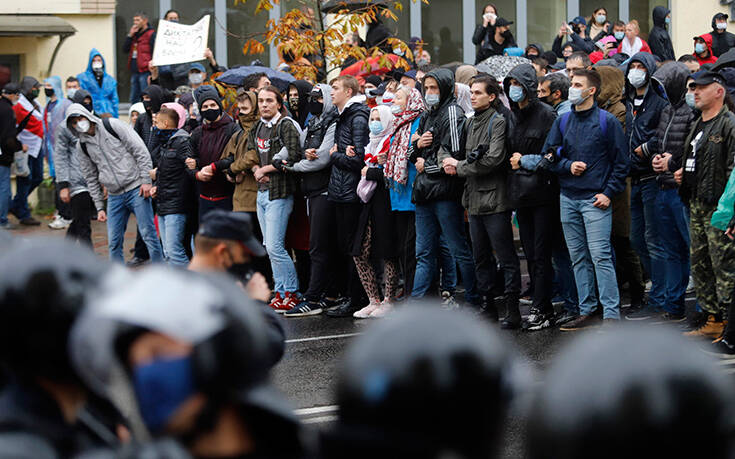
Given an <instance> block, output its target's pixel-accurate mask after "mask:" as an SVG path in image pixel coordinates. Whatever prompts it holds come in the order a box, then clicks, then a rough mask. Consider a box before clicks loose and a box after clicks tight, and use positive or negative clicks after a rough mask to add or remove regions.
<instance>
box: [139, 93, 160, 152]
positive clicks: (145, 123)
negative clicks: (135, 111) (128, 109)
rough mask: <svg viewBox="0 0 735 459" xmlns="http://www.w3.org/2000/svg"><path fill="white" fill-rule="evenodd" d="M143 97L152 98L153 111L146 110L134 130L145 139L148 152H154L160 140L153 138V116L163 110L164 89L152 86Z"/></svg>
mask: <svg viewBox="0 0 735 459" xmlns="http://www.w3.org/2000/svg"><path fill="white" fill-rule="evenodd" d="M143 95H146V96H148V97H150V98H151V105H150V107H151V110H150V112H149V111H148V110H147V109H146V111H145V112H144V113H141V114H140V116H138V119H137V120H136V121H135V127H133V129H134V130H135V132H137V133H138V135H139V136H140V138H141V139H143V143H145V146H146V147H147V148H148V151H149V152H152V151H153V150H155V149H156V147H157V146H158V145H157V142H158V139H156V138H155V136H151V132H152V131H153V118H152V115H153V114H154V113H158V112H159V111H160V110H161V104H163V103H164V93H163V88H161V87H160V86H158V85H155V84H152V85H150V86H148V87H147V88H146V89H145V90H144V91H143Z"/></svg>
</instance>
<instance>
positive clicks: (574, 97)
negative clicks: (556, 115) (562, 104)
mask: <svg viewBox="0 0 735 459" xmlns="http://www.w3.org/2000/svg"><path fill="white" fill-rule="evenodd" d="M583 92H584V91H583V90H582V89H579V88H569V102H571V103H572V105H580V104H581V103H582V102H584V101H585V100H587V97H589V96H587V97H584V96H582V93H583Z"/></svg>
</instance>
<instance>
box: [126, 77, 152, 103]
mask: <svg viewBox="0 0 735 459" xmlns="http://www.w3.org/2000/svg"><path fill="white" fill-rule="evenodd" d="M149 76H151V72H143V73H139V72H131V73H130V103H131V104H134V103H136V102H140V101H141V97H143V91H145V89H146V88H147V87H148V77H149Z"/></svg>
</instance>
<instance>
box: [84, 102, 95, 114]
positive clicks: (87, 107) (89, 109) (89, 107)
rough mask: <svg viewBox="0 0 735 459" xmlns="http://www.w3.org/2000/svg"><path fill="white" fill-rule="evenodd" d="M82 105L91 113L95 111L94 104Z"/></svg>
mask: <svg viewBox="0 0 735 459" xmlns="http://www.w3.org/2000/svg"><path fill="white" fill-rule="evenodd" d="M82 107H84V108H86V109H87V111H88V112H89V113H92V112H94V107H93V106H92V104H82Z"/></svg>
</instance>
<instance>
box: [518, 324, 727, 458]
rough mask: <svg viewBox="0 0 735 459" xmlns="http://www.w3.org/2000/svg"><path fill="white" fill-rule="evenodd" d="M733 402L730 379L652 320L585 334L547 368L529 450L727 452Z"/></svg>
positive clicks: (568, 453)
mask: <svg viewBox="0 0 735 459" xmlns="http://www.w3.org/2000/svg"><path fill="white" fill-rule="evenodd" d="M732 409H733V383H732V380H731V379H728V377H727V376H725V375H723V374H722V373H721V370H720V369H718V368H717V366H716V364H715V363H714V362H713V361H712V360H710V359H709V358H708V357H707V356H706V355H705V354H703V353H702V352H701V351H699V350H698V349H697V348H696V347H695V346H694V345H692V343H690V342H686V341H685V339H684V338H682V337H681V336H676V334H675V333H673V332H671V331H668V330H662V329H654V328H651V327H648V328H645V329H643V328H641V329H639V328H635V327H631V328H627V329H616V330H615V333H609V334H605V335H599V334H590V335H587V336H584V337H582V338H581V339H580V340H578V341H576V342H575V343H573V344H572V345H571V346H570V347H568V348H567V349H566V351H564V352H562V353H561V354H560V355H559V358H558V360H557V361H556V362H555V363H554V365H553V366H552V367H551V369H550V370H549V372H548V376H547V381H546V383H545V384H544V386H543V389H542V391H541V393H540V396H539V399H538V400H537V403H536V405H535V407H534V409H533V410H532V413H531V415H530V424H529V433H528V443H529V451H530V454H529V456H528V457H529V458H530V459H544V458H554V459H577V458H580V459H581V458H592V457H594V458H597V459H605V458H610V459H612V458H623V457H624V458H629V459H630V458H651V457H702V458H705V457H706V458H708V459H714V458H728V457H731V456H730V452H731V451H732V440H733V432H735V430H733V426H734V425H735V418H733V415H732V414H733V412H732Z"/></svg>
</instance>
